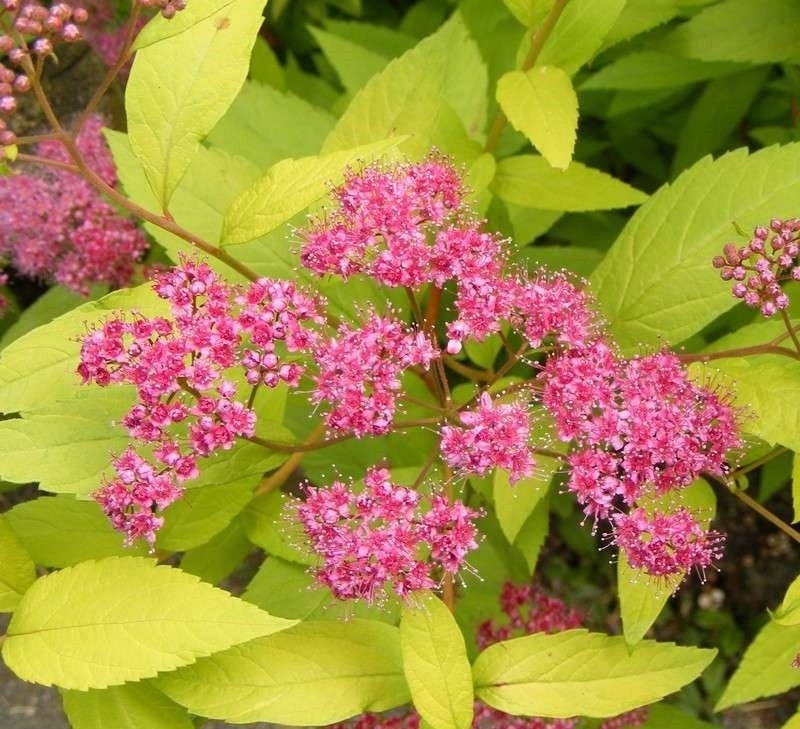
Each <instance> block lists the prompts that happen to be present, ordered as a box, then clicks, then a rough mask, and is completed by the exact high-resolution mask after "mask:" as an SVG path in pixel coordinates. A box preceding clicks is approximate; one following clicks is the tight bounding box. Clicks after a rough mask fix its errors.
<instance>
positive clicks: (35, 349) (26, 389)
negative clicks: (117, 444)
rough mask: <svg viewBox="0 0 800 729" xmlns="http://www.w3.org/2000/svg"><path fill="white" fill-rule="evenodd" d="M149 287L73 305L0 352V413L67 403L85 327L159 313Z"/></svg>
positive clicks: (73, 388)
mask: <svg viewBox="0 0 800 729" xmlns="http://www.w3.org/2000/svg"><path fill="white" fill-rule="evenodd" d="M165 308H166V307H165V305H164V302H163V301H161V300H160V299H159V298H158V297H157V296H156V295H155V293H153V288H152V286H150V285H149V284H145V285H142V286H137V287H136V288H133V289H122V290H120V291H115V292H113V293H111V294H109V295H108V296H104V297H103V298H102V299H99V300H98V301H91V302H89V303H87V304H84V305H83V306H79V307H78V308H76V309H73V310H72V311H69V312H67V313H66V314H64V315H63V316H60V317H58V318H57V319H54V320H53V321H51V322H50V323H48V324H45V325H44V326H41V327H37V328H36V329H34V330H33V331H30V332H28V333H27V334H25V335H24V336H22V337H20V338H19V339H17V340H15V341H13V342H12V343H11V344H9V345H8V346H7V347H6V348H5V349H3V351H2V352H0V412H5V413H13V412H19V411H21V410H27V411H32V410H36V409H38V408H49V407H51V406H52V403H53V401H54V400H63V399H68V398H70V397H72V396H74V394H75V393H76V392H78V391H79V390H80V389H81V384H80V378H79V377H78V376H77V375H76V374H75V367H76V366H77V364H78V353H79V352H80V343H79V342H78V341H77V338H78V337H79V336H80V335H81V334H83V333H84V332H85V331H86V324H87V323H91V322H96V321H99V320H101V319H103V318H104V317H107V316H108V315H109V314H110V313H111V312H113V311H115V310H117V309H121V310H123V311H130V310H132V309H136V310H138V311H140V312H141V313H142V314H143V315H145V316H150V315H153V314H161V313H163V312H164V310H165Z"/></svg>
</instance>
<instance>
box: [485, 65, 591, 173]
mask: <svg viewBox="0 0 800 729" xmlns="http://www.w3.org/2000/svg"><path fill="white" fill-rule="evenodd" d="M497 101H498V102H499V104H500V106H501V108H502V109H503V112H504V113H505V115H506V116H507V117H508V120H509V121H510V122H511V123H512V124H513V125H514V127H515V128H516V129H518V130H519V131H520V132H522V133H523V134H524V135H525V136H526V137H528V139H530V140H531V142H533V144H534V145H535V146H536V148H537V149H538V150H539V151H540V152H541V153H542V156H543V157H544V158H545V159H546V160H547V161H548V162H549V163H550V164H551V165H552V166H553V167H559V168H561V169H566V167H568V166H569V163H570V161H571V160H572V153H573V151H574V149H575V139H576V133H575V130H576V129H577V126H578V97H577V96H576V94H575V89H573V88H572V81H570V79H569V76H567V74H566V73H564V71H562V70H561V69H560V68H558V67H557V66H537V67H536V68H532V69H530V71H510V72H509V73H507V74H505V76H503V77H502V78H501V79H500V80H499V81H498V82H497Z"/></svg>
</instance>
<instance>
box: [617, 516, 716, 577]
mask: <svg viewBox="0 0 800 729" xmlns="http://www.w3.org/2000/svg"><path fill="white" fill-rule="evenodd" d="M612 523H613V526H614V541H615V542H616V544H617V545H618V546H619V548H620V549H622V550H623V551H624V552H625V555H626V556H627V559H628V563H629V564H630V565H631V567H633V568H635V569H641V570H644V571H645V572H647V573H648V574H649V575H652V576H654V577H669V576H672V575H682V574H684V573H686V572H689V571H690V570H692V569H695V570H697V571H698V572H699V573H700V574H702V573H703V571H704V570H705V569H706V568H707V567H710V566H711V565H713V564H714V563H715V562H717V561H718V560H719V559H720V558H721V557H722V551H723V544H724V537H723V535H722V534H720V533H719V532H715V531H706V530H705V529H703V527H702V526H700V524H698V523H697V520H696V519H695V517H694V515H693V514H692V513H691V511H689V510H688V509H686V508H680V509H677V510H676V511H674V512H672V513H655V514H652V515H648V514H647V512H646V511H645V510H644V509H642V508H636V509H633V510H632V511H630V512H629V513H627V514H622V513H619V514H615V515H614V517H613V519H612Z"/></svg>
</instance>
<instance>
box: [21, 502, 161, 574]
mask: <svg viewBox="0 0 800 729" xmlns="http://www.w3.org/2000/svg"><path fill="white" fill-rule="evenodd" d="M5 518H6V520H7V521H8V523H9V525H10V526H11V528H12V529H13V531H14V534H16V535H17V538H18V539H19V540H20V542H22V544H23V545H24V546H25V549H27V550H28V553H29V554H30V555H31V557H32V558H33V561H34V562H35V563H36V564H38V565H41V566H43V567H69V566H71V565H74V564H77V563H78V562H84V561H86V560H89V559H101V558H103V557H114V556H121V555H125V554H127V555H131V554H133V555H137V554H144V552H145V547H144V546H141V545H137V546H135V547H133V546H132V547H125V546H124V544H123V537H122V535H121V534H120V533H119V532H118V531H115V530H114V528H113V527H112V526H111V523H110V522H109V520H108V518H107V517H106V516H105V514H103V511H102V509H101V508H100V505H99V504H97V503H96V502H95V501H78V500H77V499H75V498H73V497H72V496H69V495H67V494H64V495H61V496H40V497H39V498H38V499H32V500H31V501H24V502H22V503H21V504H17V505H16V506H15V507H14V508H13V509H11V510H10V511H8V512H6V514H5Z"/></svg>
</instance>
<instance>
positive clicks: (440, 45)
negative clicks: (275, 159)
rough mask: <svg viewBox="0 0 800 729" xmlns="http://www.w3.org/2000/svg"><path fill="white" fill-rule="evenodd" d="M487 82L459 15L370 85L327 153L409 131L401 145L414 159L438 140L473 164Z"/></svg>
mask: <svg viewBox="0 0 800 729" xmlns="http://www.w3.org/2000/svg"><path fill="white" fill-rule="evenodd" d="M487 83H488V81H487V73H486V67H485V66H484V64H483V61H482V60H481V56H480V51H479V50H478V47H477V46H476V44H475V42H474V41H473V40H472V39H471V38H470V37H469V33H468V32H467V29H466V27H465V25H464V21H463V20H462V18H461V15H460V14H459V13H455V14H454V15H453V16H452V17H451V18H450V19H449V20H448V21H447V22H446V23H444V24H443V25H442V26H441V27H440V28H439V30H438V31H437V32H436V33H434V34H433V35H431V36H429V37H427V38H425V39H424V40H422V41H420V43H418V44H417V45H416V46H415V47H414V48H412V49H411V50H409V51H407V52H406V53H404V54H403V55H402V56H400V57H399V58H396V59H394V60H393V61H391V62H390V63H389V65H388V66H386V68H384V69H383V71H381V73H379V74H377V75H376V76H373V77H372V78H371V79H370V80H369V81H368V82H367V84H366V86H364V88H362V89H361V90H360V91H359V92H358V93H357V94H356V95H355V97H354V98H353V100H352V102H351V103H350V105H349V106H348V107H347V109H346V111H345V112H344V114H342V117H341V119H340V120H339V122H338V123H337V125H336V127H335V128H334V130H333V131H332V132H331V134H330V136H329V137H328V139H327V140H326V141H325V144H324V146H323V148H322V151H323V152H333V151H335V150H342V149H348V148H351V147H355V146H358V145H361V144H366V143H368V142H377V141H380V140H382V139H386V138H387V137H389V136H390V135H394V134H408V135H411V136H410V137H409V138H408V139H407V140H406V141H405V142H404V143H403V144H402V145H401V146H400V149H401V151H402V152H403V153H405V154H407V155H409V156H411V157H419V156H422V155H424V154H426V153H427V152H428V150H429V149H430V148H431V146H432V145H435V146H437V147H439V149H441V150H442V151H444V152H447V153H449V154H453V155H455V156H456V157H457V158H458V159H459V160H460V161H468V160H469V159H471V158H474V157H476V156H478V154H479V153H480V147H479V145H477V144H474V143H471V142H470V140H469V138H468V136H467V133H469V134H473V135H474V134H475V133H477V132H478V131H479V130H480V129H482V128H483V124H484V120H485V117H486V87H487ZM465 130H466V132H465Z"/></svg>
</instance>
